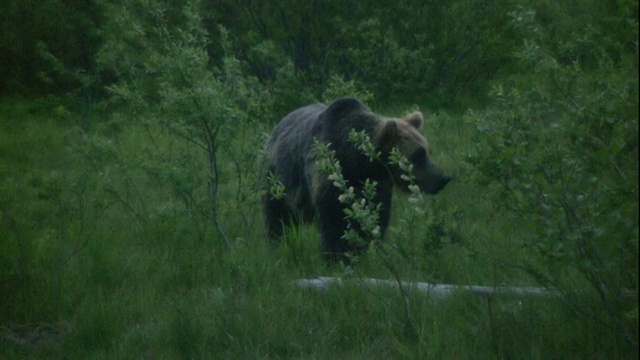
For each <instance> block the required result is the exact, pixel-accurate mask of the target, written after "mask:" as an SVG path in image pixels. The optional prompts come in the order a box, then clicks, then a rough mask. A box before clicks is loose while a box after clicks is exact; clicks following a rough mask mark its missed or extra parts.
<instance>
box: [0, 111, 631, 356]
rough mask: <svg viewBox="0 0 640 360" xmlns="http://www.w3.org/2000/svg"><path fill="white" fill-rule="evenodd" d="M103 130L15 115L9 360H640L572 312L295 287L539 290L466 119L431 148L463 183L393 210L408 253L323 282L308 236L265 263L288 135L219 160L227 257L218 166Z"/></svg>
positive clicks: (184, 150)
mask: <svg viewBox="0 0 640 360" xmlns="http://www.w3.org/2000/svg"><path fill="white" fill-rule="evenodd" d="M374 110H377V111H381V110H380V109H374ZM391 114H395V113H394V112H392V113H391ZM396 115H400V114H399V113H398V114H396ZM93 116H94V118H92V119H84V118H82V117H81V116H79V115H77V114H71V113H69V112H68V111H66V110H65V108H64V107H62V106H57V105H56V104H55V103H50V102H46V101H45V102H42V103H36V102H22V101H11V102H9V101H6V102H5V103H4V104H2V105H0V249H1V250H0V270H1V271H0V358H6V359H12V358H72V359H123V358H149V359H156V358H157V359H165V358H166V359H172V358H220V359H224V358H247V359H258V358H311V359H336V358H339V359H390V358H401V359H402V358H407V359H443V358H448V359H468V358H474V359H484V358H504V359H523V358H524V359H549V358H556V359H568V358H574V359H586V358H590V359H595V358H598V359H600V358H610V359H616V358H633V357H636V358H637V355H638V354H637V349H636V350H635V351H636V352H634V349H633V348H631V347H630V346H629V345H628V344H626V343H625V342H624V341H623V340H622V339H621V338H620V337H619V336H616V334H615V332H612V331H610V329H607V328H604V327H603V326H602V325H601V324H600V323H599V322H598V320H597V319H596V318H593V317H590V316H580V315H579V314H577V313H576V312H575V311H574V310H575V309H574V307H572V306H571V304H569V303H567V301H564V300H561V299H548V298H547V299H541V298H530V297H516V296H506V295H504V296H495V297H492V298H481V297H477V296H475V295H471V294H465V293H460V294H456V295H455V296H453V297H452V298H450V299H448V300H445V301H438V300H434V299H431V298H428V297H426V296H424V295H422V294H419V293H414V292H411V291H409V292H408V293H407V294H402V293H401V292H400V291H398V290H397V289H387V288H373V287H370V286H364V285H361V286H356V285H354V286H345V287H333V288H330V289H328V290H326V291H319V290H316V289H302V288H300V287H298V286H296V285H295V284H294V282H293V281H294V280H295V279H300V278H309V277H316V276H338V277H345V278H350V279H355V284H358V282H357V279H359V278H381V279H392V278H393V277H394V276H399V277H400V278H401V279H403V280H406V281H425V282H435V283H449V284H461V285H469V284H477V285H486V286H494V285H510V286H526V285H535V284H536V282H535V281H534V279H533V278H532V277H530V276H529V275H527V274H526V273H525V272H523V271H521V270H519V267H518V266H519V265H522V264H525V263H527V262H528V261H530V259H529V255H528V252H527V251H526V249H525V247H523V244H522V241H521V239H523V238H524V237H526V236H531V234H529V233H528V230H527V229H528V227H527V221H528V220H527V219H515V220H514V219H513V218H512V217H509V216H507V214H505V213H501V212H500V210H499V209H497V208H496V207H495V206H493V196H495V194H494V193H493V192H492V191H491V189H490V188H487V187H485V186H483V185H482V184H481V183H480V182H478V181H475V178H474V169H473V168H472V167H471V166H470V165H469V164H468V163H467V162H466V161H465V159H466V158H467V156H468V155H470V154H472V153H473V151H474V147H473V135H474V132H475V130H476V129H475V125H473V124H472V123H470V122H469V121H468V118H467V117H466V116H458V115H455V116H454V115H450V114H446V113H439V114H428V113H427V118H428V119H427V124H426V129H425V130H424V132H425V134H426V135H427V138H428V139H429V141H430V143H431V146H432V149H433V151H434V154H435V155H434V156H435V158H436V159H437V160H438V162H439V163H440V165H441V166H442V167H443V168H445V169H446V170H447V171H448V172H449V173H450V174H451V175H452V176H453V177H454V181H453V182H452V183H450V184H449V185H448V187H447V188H446V189H445V190H444V191H443V192H442V193H441V194H439V195H438V196H437V197H430V198H428V200H427V205H428V207H429V211H428V213H430V214H431V216H430V218H428V219H425V218H423V217H419V216H416V215H414V212H413V209H412V207H411V206H410V204H409V203H408V202H407V201H406V199H401V198H397V199H396V200H394V201H395V203H394V212H393V219H392V224H391V227H390V229H389V232H388V235H387V239H386V241H387V243H388V244H389V245H390V246H389V249H391V250H393V251H390V252H387V253H383V252H376V251H371V252H369V253H368V254H366V255H365V256H364V257H363V258H362V259H361V261H360V262H359V263H358V264H357V266H355V267H354V268H352V269H343V268H327V267H326V266H325V265H324V264H323V262H322V259H321V257H320V253H319V244H318V235H317V232H316V231H315V229H313V228H311V227H306V228H301V229H299V230H297V231H295V232H293V233H292V234H290V235H289V236H288V238H287V239H286V241H285V242H283V243H282V244H281V246H280V247H278V248H275V249H274V248H268V247H267V246H266V244H265V242H264V233H263V228H262V219H261V214H260V206H259V186H258V181H259V180H258V179H259V173H260V169H261V166H262V165H261V162H260V150H261V148H262V143H263V141H264V139H265V133H268V132H269V131H270V128H271V126H272V125H273V124H265V125H264V126H263V127H257V128H256V127H253V126H252V127H249V126H244V125H242V124H236V125H232V126H231V128H230V129H229V130H228V131H230V132H232V133H233V134H234V135H233V136H231V137H229V138H228V139H225V140H224V141H223V143H222V149H223V150H222V151H221V153H220V169H219V170H220V172H219V174H220V178H219V183H220V191H219V203H218V216H219V221H220V223H221V227H222V230H223V231H224V232H225V234H226V236H227V237H228V238H229V239H230V244H231V247H230V248H226V247H225V245H224V243H223V242H222V241H221V240H220V238H219V236H218V235H217V233H216V231H215V229H214V227H213V226H212V225H211V222H210V221H209V216H210V215H209V210H210V203H209V198H208V197H207V177H206V171H205V169H206V159H205V157H204V154H201V153H199V152H198V151H199V150H197V149H194V148H193V147H192V146H190V144H189V143H188V142H186V141H184V140H183V139H179V138H175V137H172V136H170V134H168V133H166V132H164V131H163V130H162V129H159V128H156V127H153V126H145V125H143V123H142V122H140V123H138V124H135V123H130V122H129V123H127V122H115V121H113V119H111V118H110V117H108V116H104V117H100V116H99V115H93ZM88 124H92V125H91V126H89V125H88ZM385 264H386V265H385ZM580 284H581V283H580V282H579V281H578V280H576V283H575V286H576V287H579V286H580ZM585 296H586V295H585ZM636 296H637V294H636ZM583 300H584V303H585V304H590V303H591V302H593V303H595V302H596V301H595V299H590V298H589V297H588V296H587V297H586V298H584V299H583ZM585 306H588V305H585ZM594 307H596V305H594ZM407 309H409V310H410V311H409V312H408V311H407ZM636 311H637V307H636ZM631 316H633V315H631ZM635 316H636V319H637V314H636V315H635ZM635 326H636V327H635V334H636V335H637V324H636V325H635ZM633 331H634V330H633V329H632V330H631V332H632V333H633Z"/></svg>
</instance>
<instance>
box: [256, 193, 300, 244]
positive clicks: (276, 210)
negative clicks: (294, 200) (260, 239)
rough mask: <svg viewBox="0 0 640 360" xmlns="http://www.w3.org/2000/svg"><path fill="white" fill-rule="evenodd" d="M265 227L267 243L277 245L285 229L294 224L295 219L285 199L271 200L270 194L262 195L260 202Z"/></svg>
mask: <svg viewBox="0 0 640 360" xmlns="http://www.w3.org/2000/svg"><path fill="white" fill-rule="evenodd" d="M262 209H263V212H264V219H265V227H266V229H267V239H268V241H269V243H272V244H275V243H277V242H278V241H279V240H280V238H281V237H282V235H284V231H285V228H287V227H290V226H291V225H292V224H294V223H295V221H296V218H295V216H294V214H293V211H292V210H291V209H290V207H289V205H288V204H287V202H286V200H285V199H272V198H271V195H270V194H266V195H264V198H263V200H262Z"/></svg>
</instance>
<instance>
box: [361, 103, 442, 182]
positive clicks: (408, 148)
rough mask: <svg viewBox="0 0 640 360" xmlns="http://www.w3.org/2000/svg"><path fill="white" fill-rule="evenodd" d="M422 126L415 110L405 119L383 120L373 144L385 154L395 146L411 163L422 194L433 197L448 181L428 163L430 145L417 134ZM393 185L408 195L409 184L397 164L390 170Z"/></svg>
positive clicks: (434, 165) (438, 169) (422, 119)
mask: <svg viewBox="0 0 640 360" xmlns="http://www.w3.org/2000/svg"><path fill="white" fill-rule="evenodd" d="M423 124H424V117H423V116H422V113H420V112H418V111H416V112H414V113H412V114H410V115H407V116H406V117H405V118H404V119H384V120H382V121H381V122H380V124H379V125H378V127H377V128H376V131H375V134H374V138H373V143H374V146H376V148H377V149H378V150H379V151H380V152H381V153H382V154H386V155H388V154H389V153H390V152H391V150H392V149H393V148H394V147H395V148H397V149H398V150H399V151H400V153H401V154H402V155H404V156H405V157H406V158H407V159H408V160H409V161H410V162H411V163H412V164H413V170H412V172H413V175H414V177H415V178H414V181H415V184H416V185H418V187H419V188H420V190H421V191H423V192H426V193H428V194H436V193H438V192H439V191H440V190H442V189H443V188H444V187H445V185H447V183H448V182H449V181H450V180H451V177H449V176H447V175H446V174H445V172H444V171H443V170H442V169H441V168H439V167H438V166H437V165H436V164H434V163H433V162H432V161H431V154H430V152H429V144H428V143H427V139H425V137H424V136H422V134H421V133H420V130H421V129H422V126H423ZM391 173H392V176H393V181H394V183H395V184H396V185H397V186H398V187H399V188H400V189H401V190H403V191H405V192H408V191H409V188H408V185H409V183H408V182H407V181H406V180H404V179H402V171H401V170H400V169H399V167H398V166H397V165H394V166H393V169H392V171H391Z"/></svg>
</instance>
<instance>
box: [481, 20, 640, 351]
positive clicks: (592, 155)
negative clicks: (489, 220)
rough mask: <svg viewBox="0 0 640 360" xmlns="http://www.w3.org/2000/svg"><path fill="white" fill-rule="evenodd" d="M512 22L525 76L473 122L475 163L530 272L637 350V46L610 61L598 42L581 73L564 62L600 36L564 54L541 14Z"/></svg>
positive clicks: (575, 62) (578, 38)
mask: <svg viewBox="0 0 640 360" xmlns="http://www.w3.org/2000/svg"><path fill="white" fill-rule="evenodd" d="M512 18H513V21H512V25H513V26H514V28H515V30H516V31H522V32H523V33H524V34H525V38H526V40H525V41H524V43H523V46H522V48H521V49H520V50H519V51H518V52H517V53H516V54H515V55H516V57H517V59H518V61H519V66H520V67H521V69H522V70H523V71H522V72H521V73H520V74H521V75H515V76H513V77H511V78H509V79H507V80H505V81H504V82H503V83H498V84H496V85H495V87H494V89H493V92H492V95H493V97H494V99H495V100H496V106H495V107H494V108H490V109H488V110H485V111H482V112H479V113H472V114H471V115H470V117H471V119H472V120H473V121H475V123H476V125H477V129H478V133H477V136H476V139H475V141H476V144H477V155H474V156H471V157H470V159H469V160H470V162H471V163H472V164H474V165H475V166H476V167H477V170H478V174H479V179H480V181H482V182H484V183H485V184H486V185H487V186H490V187H491V188H492V189H493V191H495V198H494V200H495V205H496V206H497V207H498V208H499V209H501V210H506V211H507V213H508V214H510V216H512V217H513V219H514V220H515V221H519V224H521V225H522V230H523V232H522V235H523V237H524V242H525V246H527V247H528V249H529V250H530V255H531V258H530V262H529V263H528V264H526V265H524V267H525V268H526V269H527V270H528V271H529V272H530V273H531V274H532V275H534V276H535V277H536V278H537V279H538V280H539V281H541V282H543V283H544V284H546V285H552V286H554V287H556V288H558V289H561V290H562V291H565V292H566V293H567V299H568V301H569V302H570V304H571V305H572V306H573V307H574V309H575V310H576V311H577V312H578V313H579V314H582V315H586V316H589V317H593V318H596V319H597V320H598V321H601V322H602V323H604V324H606V325H607V326H608V327H609V329H610V330H611V331H613V332H615V333H616V334H618V335H619V336H620V338H623V339H625V340H626V341H627V343H628V344H629V345H630V346H632V347H634V348H635V349H636V350H637V335H638V328H637V322H638V305H637V295H638V272H637V269H638V257H637V253H638V67H637V45H636V48H635V49H633V47H629V46H625V44H616V46H613V48H616V49H619V52H617V53H612V52H611V50H610V47H609V46H607V45H602V46H597V45H598V44H601V43H600V42H595V41H593V42H590V43H591V44H592V45H594V46H595V47H592V48H591V49H590V53H591V55H592V56H593V59H592V61H584V62H583V61H582V60H581V59H580V57H578V58H575V57H568V56H566V51H570V52H571V51H573V50H570V49H577V48H579V47H580V46H581V43H583V42H584V41H585V39H589V38H591V39H596V38H600V37H601V36H602V35H603V34H601V33H600V30H598V28H596V27H588V28H587V29H583V30H584V31H582V32H581V33H580V34H579V35H578V34H577V33H574V34H572V35H571V36H569V37H568V39H567V40H566V42H564V43H562V44H560V46H559V48H560V49H564V51H565V52H563V51H561V50H553V49H552V48H551V47H550V46H549V44H548V43H547V41H548V38H547V34H546V33H545V29H544V27H543V26H541V25H540V24H539V23H538V20H537V17H536V13H535V11H532V10H529V9H525V8H519V10H517V11H515V12H513V13H512ZM621 21H623V20H621ZM634 27H635V28H636V30H637V21H636V22H635V26H634ZM634 27H629V29H628V30H629V31H632V29H633V28H634ZM636 44H637V43H636ZM634 50H635V53H634ZM567 59H572V60H571V61H567ZM526 69H528V71H526ZM585 295H589V296H591V295H592V296H594V297H595V298H597V299H598V306H596V307H594V306H591V305H589V302H588V301H586V300H585Z"/></svg>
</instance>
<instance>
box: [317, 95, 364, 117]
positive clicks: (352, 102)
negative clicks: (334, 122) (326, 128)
mask: <svg viewBox="0 0 640 360" xmlns="http://www.w3.org/2000/svg"><path fill="white" fill-rule="evenodd" d="M369 111H370V110H369V108H367V106H366V105H365V104H363V103H362V102H361V101H360V100H358V99H356V98H353V97H343V98H340V99H337V100H335V101H334V102H332V103H331V104H329V106H328V107H327V109H326V110H325V111H324V114H325V116H328V117H329V119H340V118H343V117H345V116H347V115H349V114H353V113H357V112H369Z"/></svg>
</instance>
